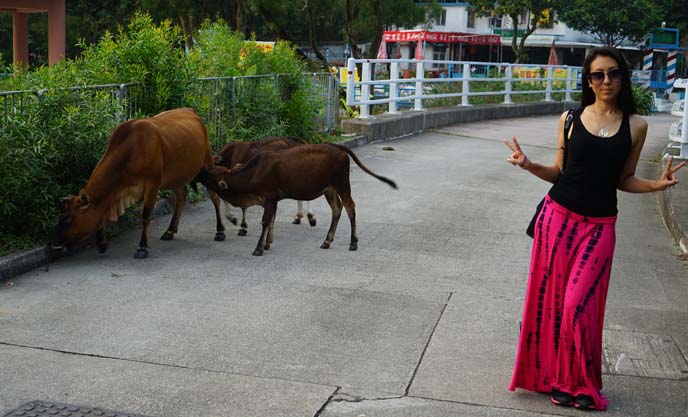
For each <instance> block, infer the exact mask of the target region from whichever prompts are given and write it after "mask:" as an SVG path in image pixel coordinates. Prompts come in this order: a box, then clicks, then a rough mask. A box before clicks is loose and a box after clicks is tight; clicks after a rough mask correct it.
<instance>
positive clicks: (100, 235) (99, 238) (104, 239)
mask: <svg viewBox="0 0 688 417" xmlns="http://www.w3.org/2000/svg"><path fill="white" fill-rule="evenodd" d="M96 245H97V246H98V252H99V253H105V251H106V250H108V246H109V245H110V239H108V235H107V232H106V231H105V228H104V227H101V228H100V229H98V230H97V231H96Z"/></svg>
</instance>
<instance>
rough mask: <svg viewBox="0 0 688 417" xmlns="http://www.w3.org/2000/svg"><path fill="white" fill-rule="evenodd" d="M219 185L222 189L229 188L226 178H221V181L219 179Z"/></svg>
mask: <svg viewBox="0 0 688 417" xmlns="http://www.w3.org/2000/svg"><path fill="white" fill-rule="evenodd" d="M217 185H218V186H219V187H220V189H221V190H226V189H227V188H228V187H227V183H226V182H225V180H220V181H218V182H217Z"/></svg>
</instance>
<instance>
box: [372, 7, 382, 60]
mask: <svg viewBox="0 0 688 417" xmlns="http://www.w3.org/2000/svg"><path fill="white" fill-rule="evenodd" d="M372 4H373V14H374V15H375V34H374V35H373V39H371V41H370V51H368V57H369V58H371V59H375V58H377V50H378V49H379V48H380V44H381V43H382V32H383V31H384V30H385V7H384V2H383V0H373V2H372Z"/></svg>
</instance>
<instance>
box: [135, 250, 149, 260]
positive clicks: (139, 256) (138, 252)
mask: <svg viewBox="0 0 688 417" xmlns="http://www.w3.org/2000/svg"><path fill="white" fill-rule="evenodd" d="M147 257H148V250H147V249H143V248H138V249H136V253H134V258H135V259H146V258H147Z"/></svg>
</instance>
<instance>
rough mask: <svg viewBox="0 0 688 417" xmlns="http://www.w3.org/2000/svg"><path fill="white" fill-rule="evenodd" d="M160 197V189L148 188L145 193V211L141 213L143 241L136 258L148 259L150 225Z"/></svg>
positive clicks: (135, 254)
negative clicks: (157, 199)
mask: <svg viewBox="0 0 688 417" xmlns="http://www.w3.org/2000/svg"><path fill="white" fill-rule="evenodd" d="M157 196H158V188H157V187H150V188H148V187H147V188H146V189H145V191H144V192H143V211H142V212H141V225H142V226H143V227H142V230H141V240H140V241H139V247H138V249H136V252H135V253H134V258H136V259H144V258H147V257H148V224H149V223H150V218H151V214H152V213H153V207H154V206H155V200H156V198H157Z"/></svg>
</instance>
